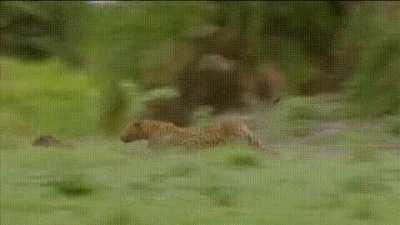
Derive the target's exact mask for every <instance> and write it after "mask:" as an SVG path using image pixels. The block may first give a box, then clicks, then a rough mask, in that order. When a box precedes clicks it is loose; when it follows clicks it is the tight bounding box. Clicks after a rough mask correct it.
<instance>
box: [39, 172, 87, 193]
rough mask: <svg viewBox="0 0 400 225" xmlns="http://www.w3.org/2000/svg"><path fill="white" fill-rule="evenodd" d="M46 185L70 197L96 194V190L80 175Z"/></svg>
mask: <svg viewBox="0 0 400 225" xmlns="http://www.w3.org/2000/svg"><path fill="white" fill-rule="evenodd" d="M46 185H47V186H52V187H54V188H55V189H56V190H57V191H58V192H59V193H61V194H63V195H66V196H69V197H77V196H84V195H89V194H91V193H93V192H94V188H93V187H92V186H91V185H89V184H88V182H86V181H85V180H84V179H83V177H82V176H79V175H69V176H65V177H62V178H61V179H60V180H56V181H51V182H47V183H46Z"/></svg>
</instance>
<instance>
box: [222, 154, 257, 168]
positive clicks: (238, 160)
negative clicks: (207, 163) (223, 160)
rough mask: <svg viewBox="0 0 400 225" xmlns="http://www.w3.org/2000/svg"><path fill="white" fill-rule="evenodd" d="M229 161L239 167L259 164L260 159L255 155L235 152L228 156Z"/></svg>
mask: <svg viewBox="0 0 400 225" xmlns="http://www.w3.org/2000/svg"><path fill="white" fill-rule="evenodd" d="M228 163H229V164H231V165H233V166H237V167H255V166H258V165H259V160H258V159H257V157H255V156H254V155H249V154H235V155H232V156H230V157H229V158H228Z"/></svg>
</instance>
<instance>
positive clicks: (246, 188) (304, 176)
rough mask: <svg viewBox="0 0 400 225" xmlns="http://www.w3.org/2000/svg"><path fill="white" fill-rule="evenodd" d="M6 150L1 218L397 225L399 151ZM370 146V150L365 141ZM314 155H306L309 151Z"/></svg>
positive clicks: (108, 146) (113, 146) (118, 146)
mask: <svg viewBox="0 0 400 225" xmlns="http://www.w3.org/2000/svg"><path fill="white" fill-rule="evenodd" d="M73 144H74V145H75V148H73V149H56V148H52V149H45V148H33V147H30V146H28V145H22V146H20V147H19V148H18V149H12V150H7V149H2V151H1V224H3V225H11V224H12V225H19V224H21V225H26V224H30V225H35V224H38V225H39V224H40V225H46V224H49V225H53V224H68V225H69V224H76V225H78V224H113V225H119V224H216V225H219V224H260V225H261V224H307V225H310V224H311V225H312V224H315V225H321V224H332V225H336V224H349V225H354V224H393V225H395V224H397V222H395V221H400V214H399V213H398V209H399V207H400V197H399V196H400V164H399V156H398V155H397V156H396V155H394V154H391V153H381V154H379V157H371V158H368V159H360V158H357V156H355V155H354V154H352V153H351V152H352V151H349V152H346V153H344V154H341V155H335V156H331V155H330V157H329V158H327V157H319V156H321V154H318V153H317V151H313V152H310V150H313V149H314V150H315V149H316V148H317V147H314V148H312V147H307V146H305V145H303V146H298V148H296V150H295V151H294V150H293V149H292V148H293V147H294V146H290V145H279V146H278V145H274V146H271V147H274V148H276V149H277V150H279V151H280V152H281V155H280V158H279V159H270V158H268V157H267V156H265V155H263V154H261V153H257V152H255V151H253V150H251V149H248V148H246V147H245V146H236V147H233V146H227V147H224V148H218V149H210V150H207V151H203V152H192V153H182V152H178V151H177V150H173V149H171V150H166V151H165V152H149V151H148V150H146V149H144V147H143V145H142V143H138V144H132V145H124V144H122V143H119V142H118V141H115V140H114V141H111V140H110V141H104V140H95V139H93V140H90V141H89V140H85V141H76V142H74V143H73ZM364 147H368V146H367V145H366V146H364ZM306 152H308V153H307V154H305V153H306Z"/></svg>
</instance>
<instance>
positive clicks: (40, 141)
mask: <svg viewBox="0 0 400 225" xmlns="http://www.w3.org/2000/svg"><path fill="white" fill-rule="evenodd" d="M32 146H35V147H72V146H71V145H69V144H64V143H62V142H61V141H60V140H58V139H57V138H55V137H53V136H52V135H40V136H39V137H38V138H36V139H35V140H34V141H33V142H32Z"/></svg>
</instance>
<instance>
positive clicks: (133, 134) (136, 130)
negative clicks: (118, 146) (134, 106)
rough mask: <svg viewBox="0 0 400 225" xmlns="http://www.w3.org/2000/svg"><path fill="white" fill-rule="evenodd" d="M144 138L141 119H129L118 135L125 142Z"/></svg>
mask: <svg viewBox="0 0 400 225" xmlns="http://www.w3.org/2000/svg"><path fill="white" fill-rule="evenodd" d="M145 138H146V133H145V131H144V130H143V127H142V122H141V121H131V122H130V123H129V124H128V125H127V126H126V128H125V130H124V131H123V132H122V133H121V136H120V139H121V141H122V142H125V143H128V142H132V141H136V140H141V139H145Z"/></svg>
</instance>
